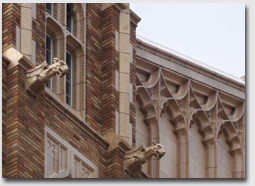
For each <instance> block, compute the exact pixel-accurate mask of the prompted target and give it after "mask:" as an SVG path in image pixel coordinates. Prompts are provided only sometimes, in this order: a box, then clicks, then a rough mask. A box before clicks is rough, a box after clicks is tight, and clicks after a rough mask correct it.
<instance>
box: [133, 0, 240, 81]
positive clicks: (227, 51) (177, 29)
mask: <svg viewBox="0 0 255 186" xmlns="http://www.w3.org/2000/svg"><path fill="white" fill-rule="evenodd" d="M130 8H131V9H132V10H133V11H134V12H135V13H136V14H137V15H138V16H139V17H140V18H141V19H142V20H141V21H140V22H139V23H138V27H137V35H140V36H142V37H145V38H147V39H149V40H152V41H154V42H157V43H159V44H161V45H164V46H166V47H168V48H170V49H172V50H175V51H177V52H179V53H182V54H184V55H186V56H189V57H190V58H193V59H195V60H197V61H200V62H203V63H206V64H207V65H209V66H212V67H214V68H217V69H220V70H221V71H224V72H226V73H228V74H231V75H233V76H236V77H241V76H243V75H245V4H244V3H131V4H130Z"/></svg>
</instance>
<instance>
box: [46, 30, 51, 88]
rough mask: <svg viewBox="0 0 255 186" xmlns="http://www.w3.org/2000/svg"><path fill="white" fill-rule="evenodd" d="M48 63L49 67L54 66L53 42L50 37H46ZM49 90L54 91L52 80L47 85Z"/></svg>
mask: <svg viewBox="0 0 255 186" xmlns="http://www.w3.org/2000/svg"><path fill="white" fill-rule="evenodd" d="M46 62H47V64H48V65H51V64H52V40H51V38H50V36H48V35H46ZM46 86H47V87H48V88H49V89H52V80H51V79H50V81H49V83H47V84H46Z"/></svg>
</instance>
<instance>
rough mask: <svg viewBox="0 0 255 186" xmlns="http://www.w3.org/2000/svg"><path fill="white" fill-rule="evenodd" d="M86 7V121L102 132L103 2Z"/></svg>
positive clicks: (89, 4)
mask: <svg viewBox="0 0 255 186" xmlns="http://www.w3.org/2000/svg"><path fill="white" fill-rule="evenodd" d="M86 7H87V9H86V14H87V16H86V17H87V29H86V30H87V36H86V37H87V39H86V41H87V44H86V52H87V54H86V63H87V64H86V68H87V69H86V70H87V71H86V84H87V86H86V122H87V124H89V125H90V126H92V127H93V128H94V129H95V130H96V131H98V132H101V119H102V118H101V104H102V100H101V98H102V83H101V79H102V71H101V69H102V64H101V61H102V48H101V37H102V34H101V4H92V3H88V4H87V6H86Z"/></svg>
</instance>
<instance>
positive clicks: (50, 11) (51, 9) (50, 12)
mask: <svg viewBox="0 0 255 186" xmlns="http://www.w3.org/2000/svg"><path fill="white" fill-rule="evenodd" d="M47 4H50V5H51V7H50V10H49V9H48V8H47ZM45 9H46V12H48V13H49V14H50V15H53V3H45Z"/></svg>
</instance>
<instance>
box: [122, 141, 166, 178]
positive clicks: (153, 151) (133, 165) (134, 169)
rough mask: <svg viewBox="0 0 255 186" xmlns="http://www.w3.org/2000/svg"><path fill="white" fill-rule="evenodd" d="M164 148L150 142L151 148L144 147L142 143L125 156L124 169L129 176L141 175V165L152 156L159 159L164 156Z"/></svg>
mask: <svg viewBox="0 0 255 186" xmlns="http://www.w3.org/2000/svg"><path fill="white" fill-rule="evenodd" d="M165 153H166V152H165V151H164V147H163V146H162V145H161V144H158V143H156V142H152V144H151V146H149V147H145V145H144V143H143V144H142V145H141V146H140V147H138V148H135V149H133V150H131V151H128V152H126V155H125V169H126V171H127V172H128V173H129V174H130V175H131V176H135V177H136V176H137V175H138V174H139V173H141V170H142V164H145V163H146V161H147V160H148V159H149V158H151V157H152V156H154V157H156V158H158V159H160V158H162V157H163V156H164V155H165Z"/></svg>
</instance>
